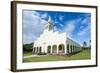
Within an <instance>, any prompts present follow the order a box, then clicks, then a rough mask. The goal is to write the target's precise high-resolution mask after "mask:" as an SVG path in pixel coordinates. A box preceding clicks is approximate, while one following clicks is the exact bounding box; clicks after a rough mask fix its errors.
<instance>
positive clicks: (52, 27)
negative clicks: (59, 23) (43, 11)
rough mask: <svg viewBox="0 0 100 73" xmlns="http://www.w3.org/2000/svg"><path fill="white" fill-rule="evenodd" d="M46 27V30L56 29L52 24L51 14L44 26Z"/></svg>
mask: <svg viewBox="0 0 100 73" xmlns="http://www.w3.org/2000/svg"><path fill="white" fill-rule="evenodd" d="M44 29H45V30H48V31H51V30H52V31H54V26H53V24H52V21H51V17H50V16H49V18H48V21H47V24H46V25H45V26H44Z"/></svg>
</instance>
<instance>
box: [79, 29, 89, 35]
mask: <svg viewBox="0 0 100 73" xmlns="http://www.w3.org/2000/svg"><path fill="white" fill-rule="evenodd" d="M89 30H90V27H87V28H85V29H83V30H82V31H80V32H78V33H77V35H79V36H82V35H85V34H87V33H88V32H89Z"/></svg>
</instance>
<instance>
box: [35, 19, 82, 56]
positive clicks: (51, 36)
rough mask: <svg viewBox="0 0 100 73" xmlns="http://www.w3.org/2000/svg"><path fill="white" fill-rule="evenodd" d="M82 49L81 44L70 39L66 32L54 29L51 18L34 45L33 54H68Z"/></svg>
mask: <svg viewBox="0 0 100 73" xmlns="http://www.w3.org/2000/svg"><path fill="white" fill-rule="evenodd" d="M81 50H82V49H81V46H80V45H79V44H78V43H77V42H75V41H73V40H71V39H69V38H68V37H67V34H66V32H63V33H59V32H58V31H54V25H53V24H52V23H51V20H50V19H49V20H48V23H47V24H46V25H45V26H44V32H43V34H41V35H40V36H39V37H38V38H37V39H36V41H35V42H34V46H33V54H38V53H46V54H49V55H66V54H71V53H76V52H79V51H81Z"/></svg>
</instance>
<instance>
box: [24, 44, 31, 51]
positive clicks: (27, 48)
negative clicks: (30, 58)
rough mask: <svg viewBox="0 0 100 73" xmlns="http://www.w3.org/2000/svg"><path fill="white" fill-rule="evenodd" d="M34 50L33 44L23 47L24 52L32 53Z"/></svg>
mask: <svg viewBox="0 0 100 73" xmlns="http://www.w3.org/2000/svg"><path fill="white" fill-rule="evenodd" d="M32 48H33V43H30V44H24V45H23V51H27V52H28V51H32Z"/></svg>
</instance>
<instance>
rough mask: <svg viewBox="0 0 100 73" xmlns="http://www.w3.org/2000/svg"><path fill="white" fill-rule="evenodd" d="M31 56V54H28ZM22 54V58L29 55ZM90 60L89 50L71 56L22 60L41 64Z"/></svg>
mask: <svg viewBox="0 0 100 73" xmlns="http://www.w3.org/2000/svg"><path fill="white" fill-rule="evenodd" d="M30 54H31V53H30ZM30 54H29V53H24V56H27V55H30ZM85 59H91V53H90V49H88V50H83V51H81V52H79V53H77V54H73V55H71V56H67V55H66V56H42V57H31V58H25V59H23V62H43V61H64V60H85Z"/></svg>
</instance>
